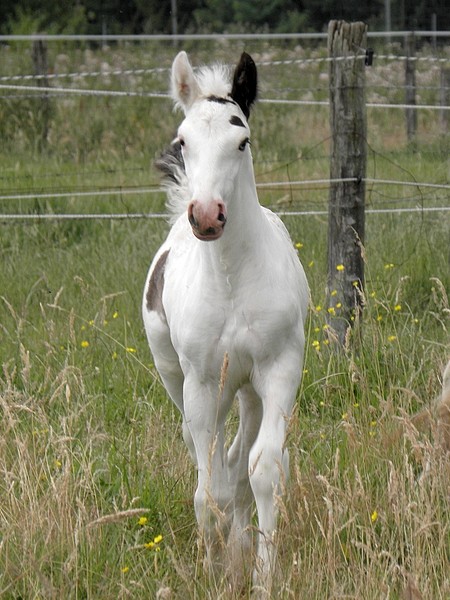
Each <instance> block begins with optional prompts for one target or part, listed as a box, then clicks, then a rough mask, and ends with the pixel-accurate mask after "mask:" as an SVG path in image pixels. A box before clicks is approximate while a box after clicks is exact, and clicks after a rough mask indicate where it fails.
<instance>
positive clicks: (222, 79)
mask: <svg viewBox="0 0 450 600" xmlns="http://www.w3.org/2000/svg"><path fill="white" fill-rule="evenodd" d="M195 77H196V79H197V82H198V85H199V87H200V91H201V94H202V96H218V97H221V98H226V97H227V96H228V94H229V93H230V91H231V77H230V70H229V69H228V67H227V66H226V65H222V64H216V65H213V66H210V67H201V68H200V69H198V70H196V71H195Z"/></svg>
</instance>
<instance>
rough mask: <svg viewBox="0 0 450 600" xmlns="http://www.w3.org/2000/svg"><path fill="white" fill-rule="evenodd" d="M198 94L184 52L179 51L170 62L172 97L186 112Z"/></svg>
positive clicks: (189, 64)
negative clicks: (171, 62)
mask: <svg viewBox="0 0 450 600" xmlns="http://www.w3.org/2000/svg"><path fill="white" fill-rule="evenodd" d="M199 95H200V88H199V86H198V83H197V80H196V78H195V75H194V70H193V69H192V67H191V63H190V62H189V59H188V56H187V54H186V52H184V51H182V52H179V53H178V54H177V55H176V57H175V60H174V61H173V64H172V98H173V99H174V100H175V101H176V102H177V104H179V105H180V106H181V107H182V108H183V110H184V112H185V113H186V112H187V111H188V110H189V108H190V107H191V106H192V104H193V103H194V102H195V100H196V99H197V98H198V96H199Z"/></svg>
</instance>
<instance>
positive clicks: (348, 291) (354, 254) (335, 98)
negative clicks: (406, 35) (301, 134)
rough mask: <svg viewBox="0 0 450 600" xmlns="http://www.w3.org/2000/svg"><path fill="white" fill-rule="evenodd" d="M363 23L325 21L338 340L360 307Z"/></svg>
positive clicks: (332, 293)
mask: <svg viewBox="0 0 450 600" xmlns="http://www.w3.org/2000/svg"><path fill="white" fill-rule="evenodd" d="M366 39H367V25H365V24H364V23H360V22H357V23H346V22H345V21H330V23H329V26H328V53H329V56H330V58H331V59H333V60H331V61H330V127H331V162H330V179H331V180H332V183H331V185H330V195H329V207H328V283H327V307H328V317H327V318H328V324H329V325H330V326H331V328H332V331H334V332H335V333H336V336H337V339H338V341H339V342H340V344H341V345H344V343H345V338H346V334H347V330H348V328H349V326H351V325H352V324H353V322H354V321H355V319H357V318H358V316H359V313H360V311H361V309H362V304H363V302H362V298H363V295H362V290H363V286H364V260H363V243H364V218H365V214H364V205H365V183H364V178H365V175H366V137H367V136H366V133H367V120H366V105H365V71H364V69H365V65H364V56H365V49H366Z"/></svg>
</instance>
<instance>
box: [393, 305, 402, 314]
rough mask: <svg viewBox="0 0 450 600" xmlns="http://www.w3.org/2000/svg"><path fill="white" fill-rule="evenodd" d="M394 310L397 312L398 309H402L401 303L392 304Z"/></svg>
mask: <svg viewBox="0 0 450 600" xmlns="http://www.w3.org/2000/svg"><path fill="white" fill-rule="evenodd" d="M394 310H395V311H396V312H398V311H399V310H402V305H401V304H396V305H395V306H394Z"/></svg>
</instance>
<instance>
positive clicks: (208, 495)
mask: <svg viewBox="0 0 450 600" xmlns="http://www.w3.org/2000/svg"><path fill="white" fill-rule="evenodd" d="M218 396H219V394H218V388H217V385H213V384H211V385H205V384H201V383H200V382H198V381H197V380H196V379H195V378H194V377H190V376H187V377H186V379H185V385H184V417H185V426H186V427H187V428H188V430H189V433H190V436H191V439H192V442H193V445H194V448H195V455H196V458H197V477H198V481H197V489H196V491H195V496H194V508H195V515H196V518H197V522H198V525H199V529H200V535H201V536H202V539H203V540H204V543H205V547H206V557H207V565H208V567H209V568H210V569H211V570H212V572H213V574H216V575H220V574H221V573H222V571H223V570H224V567H225V546H226V540H227V537H228V530H229V513H230V510H231V491H230V486H229V482H228V469H227V455H226V452H225V442H224V424H225V418H226V414H227V412H228V411H227V410H226V407H225V406H224V405H223V402H222V401H219V397H218Z"/></svg>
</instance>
